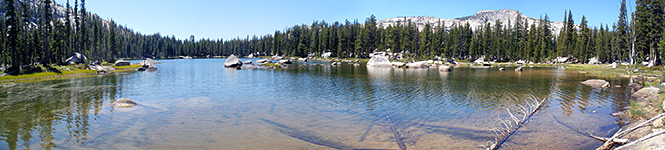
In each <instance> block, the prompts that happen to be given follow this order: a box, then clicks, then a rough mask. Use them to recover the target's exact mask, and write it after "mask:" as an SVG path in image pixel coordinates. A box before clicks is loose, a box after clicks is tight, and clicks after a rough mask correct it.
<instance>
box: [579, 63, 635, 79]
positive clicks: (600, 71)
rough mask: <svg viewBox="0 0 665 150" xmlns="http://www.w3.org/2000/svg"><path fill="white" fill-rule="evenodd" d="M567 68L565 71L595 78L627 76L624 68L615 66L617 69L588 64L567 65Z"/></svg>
mask: <svg viewBox="0 0 665 150" xmlns="http://www.w3.org/2000/svg"><path fill="white" fill-rule="evenodd" d="M567 66H568V67H566V70H572V71H583V72H586V73H588V74H592V75H596V76H606V77H616V76H620V75H628V71H627V70H626V67H625V66H617V68H611V67H610V66H608V65H588V64H567Z"/></svg>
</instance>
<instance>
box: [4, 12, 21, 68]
mask: <svg viewBox="0 0 665 150" xmlns="http://www.w3.org/2000/svg"><path fill="white" fill-rule="evenodd" d="M5 3H6V5H5V9H6V10H7V12H5V17H4V20H5V28H6V29H7V34H5V35H4V37H5V39H7V40H6V41H5V47H8V48H9V53H10V55H11V65H12V68H14V69H16V70H20V69H21V68H20V66H21V65H22V64H20V62H22V60H20V53H19V50H18V49H17V48H18V45H19V43H18V42H19V39H18V33H19V28H18V27H19V22H18V15H17V13H16V5H15V4H14V0H5ZM10 70H11V69H10Z"/></svg>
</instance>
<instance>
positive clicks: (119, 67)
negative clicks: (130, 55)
mask: <svg viewBox="0 0 665 150" xmlns="http://www.w3.org/2000/svg"><path fill="white" fill-rule="evenodd" d="M139 67H141V65H139V64H133V65H129V66H115V67H114V68H115V69H116V70H122V69H136V68H139Z"/></svg>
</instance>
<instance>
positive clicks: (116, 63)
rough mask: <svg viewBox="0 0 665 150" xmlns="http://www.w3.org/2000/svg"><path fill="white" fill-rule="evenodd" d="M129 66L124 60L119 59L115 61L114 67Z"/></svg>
mask: <svg viewBox="0 0 665 150" xmlns="http://www.w3.org/2000/svg"><path fill="white" fill-rule="evenodd" d="M129 65H131V63H129V61H126V60H122V59H121V60H117V61H115V66H129Z"/></svg>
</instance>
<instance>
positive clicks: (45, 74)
mask: <svg viewBox="0 0 665 150" xmlns="http://www.w3.org/2000/svg"><path fill="white" fill-rule="evenodd" d="M38 67H39V68H38V69H39V70H41V71H37V72H30V73H22V74H19V75H6V76H2V77H0V83H5V82H33V81H43V80H54V79H66V78H73V77H87V76H94V75H97V71H96V70H89V69H87V68H86V67H85V66H84V65H68V66H56V65H52V66H49V67H44V66H38ZM109 67H113V68H115V70H113V71H112V73H118V72H129V71H133V70H134V69H136V68H139V67H141V66H140V65H138V64H133V65H129V66H117V67H116V66H109Z"/></svg>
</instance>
